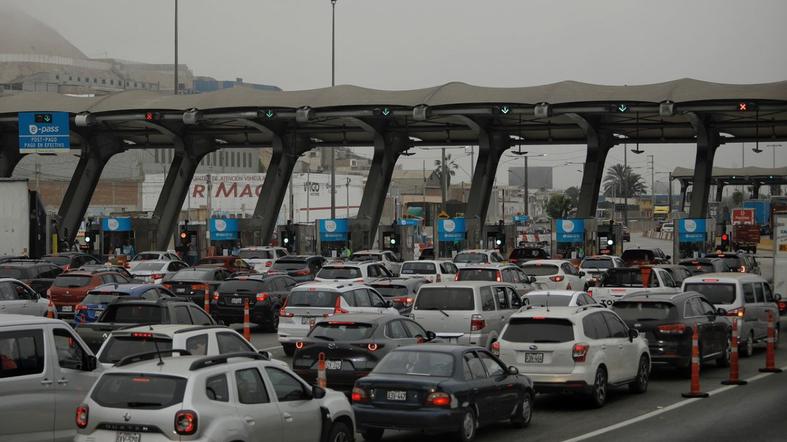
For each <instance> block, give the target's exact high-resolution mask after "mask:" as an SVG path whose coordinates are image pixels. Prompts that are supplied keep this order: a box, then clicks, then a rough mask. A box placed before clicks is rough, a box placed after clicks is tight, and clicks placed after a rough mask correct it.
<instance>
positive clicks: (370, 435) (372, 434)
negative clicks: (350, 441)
mask: <svg viewBox="0 0 787 442" xmlns="http://www.w3.org/2000/svg"><path fill="white" fill-rule="evenodd" d="M384 432H385V430H383V429H381V428H371V429H368V430H365V431H362V432H361V437H363V440H368V441H369V442H377V441H378V440H380V439H382V438H383V433H384Z"/></svg>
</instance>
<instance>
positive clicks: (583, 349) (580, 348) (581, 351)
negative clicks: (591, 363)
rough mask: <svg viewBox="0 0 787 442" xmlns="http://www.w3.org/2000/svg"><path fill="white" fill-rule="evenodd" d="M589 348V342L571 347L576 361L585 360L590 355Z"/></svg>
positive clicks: (572, 355)
mask: <svg viewBox="0 0 787 442" xmlns="http://www.w3.org/2000/svg"><path fill="white" fill-rule="evenodd" d="M588 349H590V346H589V345H588V344H574V348H572V349H571V357H572V358H574V362H585V358H587V357H588Z"/></svg>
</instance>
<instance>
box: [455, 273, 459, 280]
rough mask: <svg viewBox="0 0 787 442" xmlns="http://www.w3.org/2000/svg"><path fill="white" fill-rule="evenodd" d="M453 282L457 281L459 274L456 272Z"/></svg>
mask: <svg viewBox="0 0 787 442" xmlns="http://www.w3.org/2000/svg"><path fill="white" fill-rule="evenodd" d="M454 281H459V272H456V275H454Z"/></svg>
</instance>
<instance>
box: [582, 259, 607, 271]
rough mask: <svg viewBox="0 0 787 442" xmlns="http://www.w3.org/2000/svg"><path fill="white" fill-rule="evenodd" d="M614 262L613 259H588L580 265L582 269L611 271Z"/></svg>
mask: <svg viewBox="0 0 787 442" xmlns="http://www.w3.org/2000/svg"><path fill="white" fill-rule="evenodd" d="M612 267H613V266H612V260H611V259H599V258H587V259H584V260H582V264H580V265H579V268H581V269H611V268H612Z"/></svg>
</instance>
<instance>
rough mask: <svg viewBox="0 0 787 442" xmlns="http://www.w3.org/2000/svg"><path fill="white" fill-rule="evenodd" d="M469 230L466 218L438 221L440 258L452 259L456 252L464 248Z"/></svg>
mask: <svg viewBox="0 0 787 442" xmlns="http://www.w3.org/2000/svg"><path fill="white" fill-rule="evenodd" d="M466 240H467V229H466V227H465V219H464V218H448V219H446V218H441V219H438V220H437V249H436V255H437V257H439V258H450V257H451V256H453V254H454V252H459V251H461V250H462V249H463V248H464V244H465V242H466Z"/></svg>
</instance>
